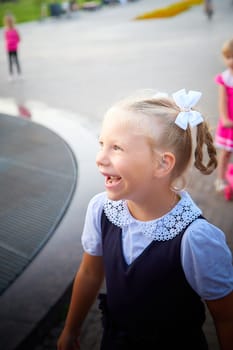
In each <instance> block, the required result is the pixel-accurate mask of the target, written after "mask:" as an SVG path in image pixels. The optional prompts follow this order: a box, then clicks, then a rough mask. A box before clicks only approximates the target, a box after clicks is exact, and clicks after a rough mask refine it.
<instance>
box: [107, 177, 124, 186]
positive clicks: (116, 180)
mask: <svg viewBox="0 0 233 350" xmlns="http://www.w3.org/2000/svg"><path fill="white" fill-rule="evenodd" d="M120 181H121V177H120V176H113V175H105V186H106V187H113V186H116V185H118V184H119V183H120Z"/></svg>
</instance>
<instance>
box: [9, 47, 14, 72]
mask: <svg viewBox="0 0 233 350" xmlns="http://www.w3.org/2000/svg"><path fill="white" fill-rule="evenodd" d="M8 64H9V73H10V75H12V74H13V57H12V52H8Z"/></svg>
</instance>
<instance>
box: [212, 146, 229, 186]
mask: <svg viewBox="0 0 233 350" xmlns="http://www.w3.org/2000/svg"><path fill="white" fill-rule="evenodd" d="M230 156H231V152H229V151H227V150H225V149H221V150H219V155H218V167H217V179H216V181H215V188H216V191H217V192H222V191H223V190H224V189H225V187H226V180H225V175H226V170H227V165H228V163H229V161H230Z"/></svg>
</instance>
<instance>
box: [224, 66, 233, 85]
mask: <svg viewBox="0 0 233 350" xmlns="http://www.w3.org/2000/svg"><path fill="white" fill-rule="evenodd" d="M222 80H223V81H224V83H225V85H227V86H229V87H233V75H232V74H231V72H230V69H226V70H225V71H224V72H223V73H222Z"/></svg>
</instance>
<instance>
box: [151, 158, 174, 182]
mask: <svg viewBox="0 0 233 350" xmlns="http://www.w3.org/2000/svg"><path fill="white" fill-rule="evenodd" d="M156 158H157V159H156V165H155V169H154V175H155V176H156V177H158V178H160V177H164V176H167V175H169V174H170V173H171V171H172V169H173V168H174V166H175V163H176V158H175V155H174V154H173V153H171V152H165V153H163V154H161V155H160V156H159V158H158V157H156Z"/></svg>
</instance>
